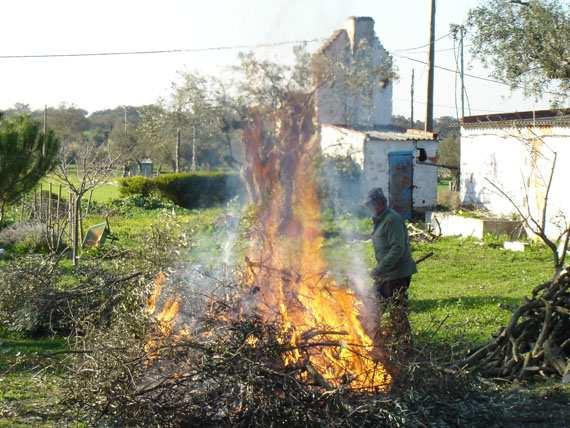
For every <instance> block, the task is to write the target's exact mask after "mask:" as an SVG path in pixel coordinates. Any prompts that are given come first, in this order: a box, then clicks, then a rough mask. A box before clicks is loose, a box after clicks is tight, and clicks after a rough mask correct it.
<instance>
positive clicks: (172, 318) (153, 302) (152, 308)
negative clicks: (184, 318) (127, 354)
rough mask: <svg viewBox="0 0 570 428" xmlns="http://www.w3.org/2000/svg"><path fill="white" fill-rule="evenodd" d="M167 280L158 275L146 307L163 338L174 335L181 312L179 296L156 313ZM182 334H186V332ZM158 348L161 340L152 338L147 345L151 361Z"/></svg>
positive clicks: (170, 299)
mask: <svg viewBox="0 0 570 428" xmlns="http://www.w3.org/2000/svg"><path fill="white" fill-rule="evenodd" d="M166 279H167V278H166V275H165V274H164V273H163V272H160V273H158V275H157V276H156V278H155V279H154V290H153V292H152V293H151V294H150V296H149V297H148V299H147V306H146V310H147V312H148V313H149V314H150V315H153V316H154V318H155V320H156V321H157V325H158V330H159V336H161V337H168V336H170V335H171V334H172V331H173V328H174V324H175V322H176V316H177V315H178V312H179V311H180V299H179V297H178V296H175V297H171V298H169V299H167V300H166V302H165V303H164V305H163V306H162V308H161V310H160V311H159V312H158V313H156V308H157V303H158V299H159V298H160V295H161V292H162V289H163V287H164V285H165V284H166ZM181 334H185V331H184V332H183V333H181ZM158 346H159V340H157V338H152V339H150V340H149V341H148V342H147V343H146V344H145V351H146V352H148V353H149V359H150V360H153V359H154V358H155V357H156V356H157V352H156V349H157V347H158Z"/></svg>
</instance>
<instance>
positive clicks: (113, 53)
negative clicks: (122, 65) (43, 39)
mask: <svg viewBox="0 0 570 428" xmlns="http://www.w3.org/2000/svg"><path fill="white" fill-rule="evenodd" d="M324 40H326V39H310V40H288V41H284V42H276V43H260V44H256V45H233V46H216V47H206V48H188V49H159V50H140V51H111V52H81V53H67V54H66V53H55V54H25V55H0V59H33V58H75V57H93V56H119V55H154V54H173V53H191V52H209V51H223V50H236V49H257V48H271V47H279V46H286V45H299V44H308V43H316V42H322V41H324Z"/></svg>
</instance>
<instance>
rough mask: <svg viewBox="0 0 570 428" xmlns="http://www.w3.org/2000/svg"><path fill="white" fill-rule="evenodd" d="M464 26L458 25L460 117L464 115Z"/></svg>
mask: <svg viewBox="0 0 570 428" xmlns="http://www.w3.org/2000/svg"><path fill="white" fill-rule="evenodd" d="M464 35H465V27H464V26H463V25H460V26H459V47H460V49H461V117H462V118H463V117H465V62H464V60H463V36H464Z"/></svg>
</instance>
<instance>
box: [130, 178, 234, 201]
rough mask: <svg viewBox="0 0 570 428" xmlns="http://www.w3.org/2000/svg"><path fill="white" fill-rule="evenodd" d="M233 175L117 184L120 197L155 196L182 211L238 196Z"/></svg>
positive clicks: (147, 179) (159, 179) (136, 179)
mask: <svg viewBox="0 0 570 428" xmlns="http://www.w3.org/2000/svg"><path fill="white" fill-rule="evenodd" d="M239 183H240V181H239V178H238V176H237V175H236V174H231V173H222V172H200V173H173V174H163V175H160V176H158V177H156V178H146V177H129V178H123V179H121V181H120V186H121V187H120V191H121V195H123V196H133V195H141V196H145V197H146V196H148V195H150V194H151V193H152V192H158V193H159V194H160V195H161V196H162V197H164V198H166V199H169V200H170V201H172V202H174V203H175V204H176V205H179V206H181V207H184V208H203V207H208V206H212V205H216V204H220V203H223V202H226V201H228V200H229V199H231V198H233V197H234V196H236V195H237V194H238V192H239Z"/></svg>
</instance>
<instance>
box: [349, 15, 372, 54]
mask: <svg viewBox="0 0 570 428" xmlns="http://www.w3.org/2000/svg"><path fill="white" fill-rule="evenodd" d="M344 29H345V30H346V32H347V33H348V38H349V40H350V47H351V48H352V50H354V48H355V47H356V46H358V45H359V43H360V41H361V40H363V39H366V40H368V42H369V43H370V44H372V40H373V39H374V20H373V19H372V18H370V17H369V16H351V17H350V18H348V19H347V20H346V22H345V24H344Z"/></svg>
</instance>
